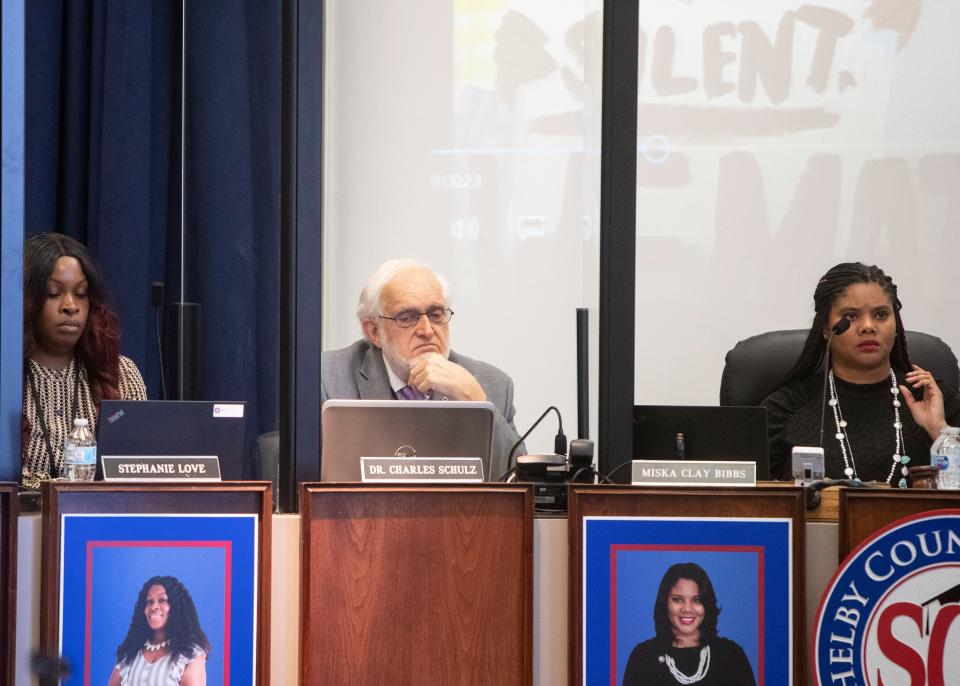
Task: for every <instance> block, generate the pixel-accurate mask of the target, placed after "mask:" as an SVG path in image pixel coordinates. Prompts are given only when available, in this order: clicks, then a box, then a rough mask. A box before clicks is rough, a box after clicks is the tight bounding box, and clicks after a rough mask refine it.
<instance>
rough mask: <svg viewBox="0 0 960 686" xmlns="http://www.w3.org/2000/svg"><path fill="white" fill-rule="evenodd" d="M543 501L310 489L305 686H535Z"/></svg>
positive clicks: (472, 490) (525, 492) (496, 492)
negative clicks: (537, 547) (386, 685)
mask: <svg viewBox="0 0 960 686" xmlns="http://www.w3.org/2000/svg"><path fill="white" fill-rule="evenodd" d="M532 506H533V492H532V487H528V486H525V485H520V486H516V487H504V486H496V487H489V486H475V487H473V486H463V487H409V486H369V487H363V486H357V485H355V484H351V485H348V484H313V485H310V484H306V485H305V486H304V488H303V491H302V500H301V515H302V517H303V524H302V526H303V529H302V531H303V537H302V543H303V550H302V551H301V560H302V565H303V566H302V575H303V581H302V585H301V588H302V589H303V593H304V595H303V597H302V598H301V618H302V627H301V636H302V653H301V659H302V662H301V677H300V682H301V683H302V684H321V683H322V684H333V683H339V684H347V683H349V684H380V683H383V682H386V681H389V682H390V683H396V684H424V683H436V684H471V683H475V684H529V683H531V680H532V614H533V602H532V599H533V507H532Z"/></svg>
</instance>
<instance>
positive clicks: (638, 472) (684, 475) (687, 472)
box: [631, 460, 757, 486]
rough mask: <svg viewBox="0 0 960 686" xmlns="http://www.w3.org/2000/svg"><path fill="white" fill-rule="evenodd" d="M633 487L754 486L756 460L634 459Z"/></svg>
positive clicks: (755, 482) (755, 481) (755, 480)
mask: <svg viewBox="0 0 960 686" xmlns="http://www.w3.org/2000/svg"><path fill="white" fill-rule="evenodd" d="M631 483H632V484H633V485H634V486H755V485H756V484H757V463H756V462H708V461H694V460H634V461H633V476H632V479H631Z"/></svg>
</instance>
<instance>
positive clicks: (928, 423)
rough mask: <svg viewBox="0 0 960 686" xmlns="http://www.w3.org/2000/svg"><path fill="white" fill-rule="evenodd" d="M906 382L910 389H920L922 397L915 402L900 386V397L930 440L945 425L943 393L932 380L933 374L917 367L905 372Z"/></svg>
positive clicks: (914, 366)
mask: <svg viewBox="0 0 960 686" xmlns="http://www.w3.org/2000/svg"><path fill="white" fill-rule="evenodd" d="M906 382H907V384H908V385H909V386H910V387H911V388H922V389H923V397H922V398H920V400H916V399H915V398H914V397H913V393H911V392H910V390H909V389H908V388H907V387H906V386H905V385H902V384H901V386H900V397H901V398H903V401H904V402H905V403H906V404H907V407H908V408H909V409H910V414H912V415H913V420H914V421H915V422H916V423H917V424H918V425H920V426H922V427H923V429H924V430H925V431H926V432H927V434H928V435H929V436H930V438H932V439H936V438H937V436H939V435H940V429H942V428H943V427H945V426H946V425H947V420H946V419H945V418H944V413H943V393H941V392H940V387H939V386H938V385H937V382H936V381H934V379H933V374H931V373H930V372H928V371H927V370H925V369H921V368H920V367H918V366H917V365H913V371H910V372H907V376H906Z"/></svg>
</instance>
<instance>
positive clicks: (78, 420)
mask: <svg viewBox="0 0 960 686" xmlns="http://www.w3.org/2000/svg"><path fill="white" fill-rule="evenodd" d="M73 425H74V426H87V425H88V422H87V419H86V417H77V418H76V419H74V420H73Z"/></svg>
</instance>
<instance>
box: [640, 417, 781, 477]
mask: <svg viewBox="0 0 960 686" xmlns="http://www.w3.org/2000/svg"><path fill="white" fill-rule="evenodd" d="M678 433H682V434H683V437H684V442H685V444H686V459H688V460H706V461H723V462H725V461H737V460H739V461H745V462H756V463H757V480H758V481H765V480H768V479H769V478H770V456H769V443H768V442H767V441H768V439H767V408H765V407H733V406H722V407H712V406H711V407H704V406H695V405H635V406H634V408H633V457H634V459H635V460H673V459H676V457H675V452H674V450H675V447H676V441H677V434H678Z"/></svg>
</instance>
